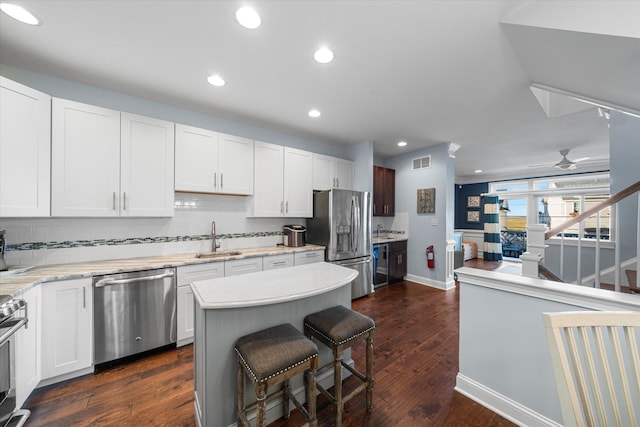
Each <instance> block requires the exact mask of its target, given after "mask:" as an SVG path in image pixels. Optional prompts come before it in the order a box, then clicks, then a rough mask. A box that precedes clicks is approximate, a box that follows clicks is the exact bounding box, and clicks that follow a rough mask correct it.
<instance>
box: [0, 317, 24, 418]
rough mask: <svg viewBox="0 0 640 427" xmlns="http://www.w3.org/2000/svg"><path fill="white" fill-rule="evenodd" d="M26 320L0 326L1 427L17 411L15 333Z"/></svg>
mask: <svg viewBox="0 0 640 427" xmlns="http://www.w3.org/2000/svg"><path fill="white" fill-rule="evenodd" d="M25 323H26V320H25V319H22V318H20V319H12V320H7V321H5V322H3V323H2V325H0V426H4V425H5V424H6V423H7V422H8V421H9V420H10V419H11V416H12V415H13V412H14V411H15V409H16V389H15V369H14V368H15V365H14V363H15V362H14V347H13V346H14V344H15V339H14V338H15V333H16V331H17V330H18V329H20V328H21V327H22V326H23V325H24V324H25Z"/></svg>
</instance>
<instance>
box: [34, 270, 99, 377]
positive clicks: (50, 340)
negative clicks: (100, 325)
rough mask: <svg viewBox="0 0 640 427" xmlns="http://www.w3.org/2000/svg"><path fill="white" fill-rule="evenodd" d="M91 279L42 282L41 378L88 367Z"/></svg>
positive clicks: (91, 350) (89, 355) (90, 333)
mask: <svg viewBox="0 0 640 427" xmlns="http://www.w3.org/2000/svg"><path fill="white" fill-rule="evenodd" d="M91 280H92V279H91V278H90V277H89V278H83V279H74V280H65V281H60V282H52V283H45V284H43V285H42V290H41V292H42V293H41V295H42V304H41V307H42V319H41V322H42V323H41V325H42V332H41V334H42V353H41V357H42V361H41V369H42V380H46V379H49V378H54V377H57V376H60V375H64V374H68V373H71V372H74V371H79V370H82V369H85V368H90V367H91V365H92V363H93V357H92V356H93V286H92V282H91Z"/></svg>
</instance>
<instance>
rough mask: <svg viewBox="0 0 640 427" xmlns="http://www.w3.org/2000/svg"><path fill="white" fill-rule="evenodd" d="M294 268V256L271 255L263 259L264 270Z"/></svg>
mask: <svg viewBox="0 0 640 427" xmlns="http://www.w3.org/2000/svg"><path fill="white" fill-rule="evenodd" d="M292 266H293V254H283V255H271V256H265V257H262V269H263V270H264V271H267V270H275V269H277V268H286V267H292Z"/></svg>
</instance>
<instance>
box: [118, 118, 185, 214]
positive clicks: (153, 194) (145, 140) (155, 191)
mask: <svg viewBox="0 0 640 427" xmlns="http://www.w3.org/2000/svg"><path fill="white" fill-rule="evenodd" d="M121 130H122V134H121V139H120V146H121V153H120V191H121V194H122V199H121V200H122V204H121V206H120V215H124V216H173V201H174V187H173V172H174V124H173V123H171V122H166V121H164V120H158V119H152V118H149V117H142V116H136V115H134V114H129V113H122V124H121Z"/></svg>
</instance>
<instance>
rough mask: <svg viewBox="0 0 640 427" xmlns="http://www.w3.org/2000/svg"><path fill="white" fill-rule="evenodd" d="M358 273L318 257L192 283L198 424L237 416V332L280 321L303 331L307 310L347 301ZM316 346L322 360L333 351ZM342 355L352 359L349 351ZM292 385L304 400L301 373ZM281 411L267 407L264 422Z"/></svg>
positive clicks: (217, 423)
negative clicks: (318, 260) (288, 265)
mask: <svg viewBox="0 0 640 427" xmlns="http://www.w3.org/2000/svg"><path fill="white" fill-rule="evenodd" d="M357 275H358V273H357V272H356V271H355V270H351V269H348V268H345V267H340V266H338V265H335V264H329V263H325V262H321V263H315V264H308V265H301V266H296V267H291V268H287V269H281V270H270V271H262V272H258V273H250V274H244V275H241V276H231V277H224V278H219V279H210V280H202V281H198V282H194V283H192V284H191V288H192V289H193V295H194V299H195V336H194V354H193V357H194V388H195V401H194V405H195V416H196V422H197V424H198V425H199V426H230V425H232V424H234V423H235V422H236V412H235V408H236V372H237V367H236V359H235V355H234V352H233V347H234V344H235V342H236V340H237V339H238V338H239V337H241V336H243V335H246V334H249V333H252V332H255V331H258V330H260V329H264V328H268V327H271V326H275V325H278V324H282V323H291V324H292V325H293V326H295V327H296V328H298V329H299V330H300V331H302V329H303V325H302V322H303V319H304V317H305V316H306V315H307V314H310V313H314V312H316V311H320V310H323V309H325V308H329V307H333V306H336V305H343V306H345V307H351V282H352V281H353V280H354V279H355V278H356V276H357ZM319 350H320V366H322V365H323V364H325V363H327V362H329V361H330V360H331V358H332V355H331V352H330V351H329V349H328V348H324V347H323V346H319ZM345 357H346V358H347V359H350V357H351V356H350V353H349V354H348V355H345ZM326 376H327V377H330V376H331V374H330V373H327V375H326ZM291 387H292V390H293V392H294V393H295V394H296V396H299V398H300V400H301V401H304V392H303V385H302V378H295V379H294V380H292V382H291ZM249 390H251V388H249V389H248V391H249ZM246 397H247V400H248V401H250V400H251V399H252V398H253V397H254V396H253V393H251V392H248V393H247V396H246ZM281 416H282V406H281V405H273V406H270V407H268V408H267V421H268V422H271V421H273V420H274V419H277V418H279V417H281Z"/></svg>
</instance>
